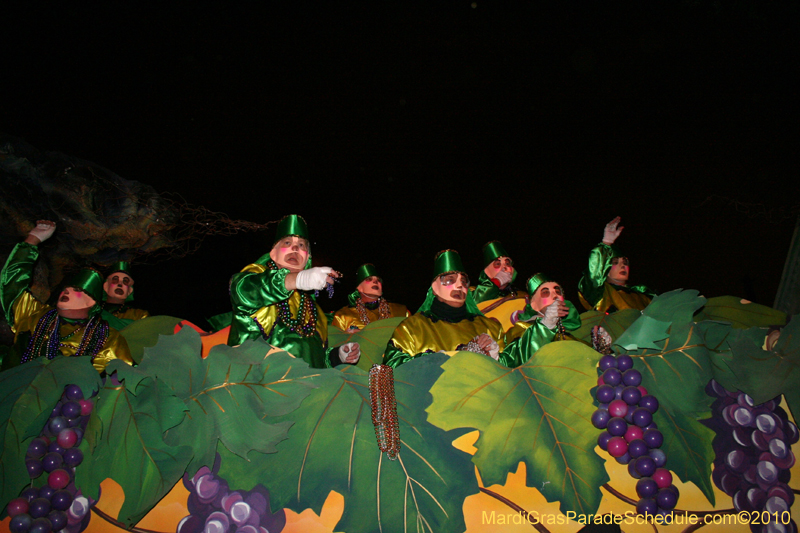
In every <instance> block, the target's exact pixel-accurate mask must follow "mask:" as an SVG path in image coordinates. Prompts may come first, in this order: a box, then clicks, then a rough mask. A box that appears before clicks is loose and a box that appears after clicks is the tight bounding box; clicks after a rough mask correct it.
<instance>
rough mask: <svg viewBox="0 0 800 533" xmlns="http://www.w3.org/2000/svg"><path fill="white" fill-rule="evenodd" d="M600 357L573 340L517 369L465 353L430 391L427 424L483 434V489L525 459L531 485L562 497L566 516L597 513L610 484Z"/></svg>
mask: <svg viewBox="0 0 800 533" xmlns="http://www.w3.org/2000/svg"><path fill="white" fill-rule="evenodd" d="M599 358H600V354H598V353H597V352H596V351H594V350H592V349H591V348H589V347H587V346H585V345H584V344H582V343H579V342H570V341H562V342H552V343H550V344H547V345H545V346H544V347H543V348H541V349H540V350H538V351H537V352H536V353H535V354H534V356H533V357H532V358H531V359H530V360H529V361H528V362H527V363H525V364H524V365H522V366H520V367H517V368H514V369H509V368H506V367H504V366H502V365H499V364H497V363H496V362H494V361H493V360H491V359H490V358H487V357H483V356H479V355H476V354H472V353H469V352H461V353H459V354H457V355H456V356H454V357H453V358H452V359H450V360H449V361H447V362H446V363H445V364H444V365H443V369H444V374H443V375H442V376H441V377H440V378H439V379H438V380H437V381H436V384H435V385H434V386H433V388H432V389H431V394H433V398H434V401H433V403H432V404H431V406H430V407H428V413H429V420H430V422H431V423H433V424H435V425H437V426H439V427H441V428H443V429H452V428H459V427H473V428H476V429H478V430H480V432H481V436H480V437H479V439H478V441H477V443H476V444H475V446H476V447H477V448H478V452H477V453H476V454H475V456H474V458H473V462H474V463H475V464H476V465H477V466H478V469H479V470H480V473H481V478H482V479H483V482H484V484H485V485H492V484H495V483H497V484H503V483H504V482H505V480H506V475H507V474H508V472H510V471H515V470H516V469H517V465H518V464H519V462H520V461H524V462H525V464H526V465H527V480H526V483H527V485H528V486H530V487H536V488H537V489H539V490H540V492H541V493H542V494H543V495H544V497H545V498H547V500H548V501H556V500H559V501H560V502H561V510H562V512H564V513H566V512H567V511H574V512H576V513H578V514H593V513H594V512H596V511H597V508H598V506H599V505H600V500H601V499H602V494H601V493H600V486H601V485H603V484H604V483H606V482H607V481H608V476H607V474H606V471H605V468H604V466H603V460H602V459H601V458H600V457H599V456H598V455H597V454H596V453H595V451H594V448H595V446H596V445H597V434H598V431H597V429H596V428H595V427H594V426H593V425H592V423H591V419H590V417H591V415H592V412H594V409H595V408H594V406H593V404H592V395H591V392H590V391H591V389H592V387H594V386H595V385H596V384H597V371H596V366H597V362H598V360H599ZM544 482H547V483H546V484H544V486H543V483H544ZM540 487H542V488H541V489H540Z"/></svg>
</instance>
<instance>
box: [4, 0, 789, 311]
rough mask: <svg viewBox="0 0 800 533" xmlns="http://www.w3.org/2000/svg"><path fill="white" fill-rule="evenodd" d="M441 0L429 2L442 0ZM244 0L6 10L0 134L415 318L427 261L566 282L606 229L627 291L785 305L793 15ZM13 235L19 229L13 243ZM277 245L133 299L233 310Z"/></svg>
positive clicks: (143, 273) (758, 9)
mask: <svg viewBox="0 0 800 533" xmlns="http://www.w3.org/2000/svg"><path fill="white" fill-rule="evenodd" d="M431 4H433V3H431ZM435 4H436V7H432V6H430V5H428V6H420V5H416V4H413V3H397V2H373V3H372V4H370V5H355V4H349V5H348V4H345V3H330V2H326V3H291V7H287V5H285V3H274V2H269V3H267V2H260V3H258V4H255V3H246V2H240V3H229V5H222V4H219V5H216V6H213V5H211V6H210V7H204V6H205V4H203V5H202V6H201V5H200V3H195V4H170V3H163V4H160V5H158V7H154V8H146V7H144V6H140V5H138V4H136V5H132V4H131V5H118V3H106V4H103V5H100V6H94V7H78V6H76V5H74V4H67V3H60V4H52V5H45V4H37V3H26V4H25V6H23V7H16V8H8V9H4V11H5V15H4V19H5V20H4V23H3V26H4V28H3V35H2V37H1V38H2V39H3V42H4V43H5V44H4V46H3V49H4V54H3V59H2V65H3V66H2V69H3V76H2V78H3V80H2V82H0V94H2V95H3V97H2V106H0V131H3V132H4V133H7V134H11V135H16V136H18V137H21V138H23V139H25V140H26V141H27V142H29V143H31V144H32V145H34V146H35V147H37V148H38V149H40V150H54V151H60V152H64V153H67V154H70V155H73V156H76V157H80V158H83V159H87V160H90V161H93V162H95V163H97V164H99V165H101V166H104V167H106V168H109V169H111V170H112V171H114V172H116V173H117V174H119V175H120V176H122V177H124V178H126V179H131V180H137V181H141V182H143V183H147V184H150V185H152V186H153V187H155V188H156V189H157V190H159V191H173V192H178V193H180V194H181V195H182V196H183V197H184V198H185V199H186V201H187V202H189V203H191V204H195V205H203V206H205V207H207V208H209V209H211V210H214V211H220V212H225V213H227V214H228V215H229V216H230V217H231V218H233V219H244V220H250V221H254V222H259V223H266V222H268V221H275V220H278V219H280V218H281V217H282V216H283V215H285V214H287V213H299V214H302V215H303V216H304V217H305V218H306V220H307V221H308V223H309V226H310V231H311V234H312V241H313V242H314V244H313V245H312V246H313V248H312V253H313V255H314V260H315V264H317V265H329V266H332V267H334V268H336V269H337V270H340V271H342V272H344V273H345V276H346V277H345V281H344V283H343V284H342V285H341V286H337V293H336V296H335V298H334V300H333V301H328V300H327V298H325V297H322V298H321V299H320V302H321V304H322V306H323V308H325V309H326V310H335V309H336V308H338V307H340V306H342V305H344V304H345V299H344V297H345V294H346V293H347V292H349V291H350V290H352V289H353V288H354V287H353V279H354V272H355V269H356V267H357V266H358V265H359V264H361V263H363V262H372V263H374V264H375V265H377V267H378V268H379V269H380V271H381V273H382V274H383V277H384V278H385V282H386V295H387V297H388V298H389V299H390V300H392V301H398V302H402V303H406V304H407V305H408V306H409V307H411V308H412V309H416V307H417V306H418V305H419V304H420V303H421V302H422V299H423V297H424V294H425V290H426V288H427V286H428V284H429V282H430V277H431V269H432V264H433V261H432V260H433V256H434V255H435V253H436V252H437V251H439V250H441V249H445V248H454V249H456V250H458V251H459V252H461V255H462V258H463V260H464V262H465V264H466V265H467V268H468V269H469V271H470V275H471V276H472V277H473V278H474V279H477V276H478V273H479V272H480V270H481V268H482V267H483V265H482V264H481V247H482V245H483V244H484V243H485V242H487V241H489V240H494V239H498V240H500V241H502V242H503V244H504V246H505V247H506V249H507V250H508V252H509V253H510V255H511V256H512V257H513V258H514V260H515V262H516V266H517V267H518V270H519V272H520V276H519V279H518V282H519V284H520V285H522V284H524V280H525V279H527V277H528V276H530V275H532V274H534V273H536V272H538V271H545V272H548V273H549V274H550V275H552V276H554V277H556V278H557V279H559V280H560V281H561V282H562V284H564V285H565V287H566V288H567V289H568V293H569V294H568V296H569V298H570V299H572V300H573V301H574V302H576V303H577V296H576V294H575V286H576V284H577V280H578V278H579V276H580V272H581V270H582V269H583V268H584V265H585V262H586V258H587V256H588V253H589V250H590V249H591V248H592V247H593V246H594V245H595V244H596V243H597V242H599V240H600V239H601V237H602V234H603V233H602V232H603V226H604V225H605V223H606V222H608V221H609V220H611V219H612V218H613V217H614V216H616V215H620V216H622V223H623V225H624V226H625V230H624V232H623V234H622V236H621V237H620V239H619V241H618V244H619V245H620V247H621V248H622V249H623V250H624V251H625V252H626V253H627V254H628V255H629V256H630V257H631V261H632V279H631V281H632V282H633V283H644V284H647V285H649V286H651V287H652V288H654V289H656V290H658V291H665V290H671V289H674V288H695V289H698V290H699V291H700V292H701V294H704V295H706V296H717V295H722V294H734V295H738V296H743V297H747V298H749V299H752V300H754V301H757V302H759V303H763V304H766V305H772V303H773V300H774V297H775V292H776V290H777V286H778V283H779V281H780V276H781V272H782V269H783V265H784V261H785V258H786V253H787V250H788V246H789V242H790V240H791V236H792V231H793V229H794V222H795V219H794V217H793V216H791V215H792V214H796V213H797V208H798V180H797V168H798V165H797V163H798V161H797V160H798V157H797V147H798V135H797V118H798V117H797V114H796V112H795V110H794V107H795V103H794V101H795V99H796V96H797V94H796V93H797V91H796V77H797V67H798V53H797V50H798V49H800V47H798V46H797V44H798V43H797V42H796V41H797V40H796V39H795V37H794V35H795V34H796V33H797V31H796V30H797V24H796V21H797V20H798V18H797V15H798V13H797V8H796V7H795V6H796V4H794V3H789V2H785V3H784V2H770V1H763V2H747V1H740V2H731V3H721V2H711V1H708V2H706V1H700V0H696V1H690V0H685V1H677V0H673V1H670V2H595V3H592V4H591V5H586V4H585V3H573V2H563V1H562V2H518V3H515V4H514V7H510V6H507V5H506V4H502V5H499V4H498V3H496V2H484V1H478V2H476V3H470V2H464V1H461V2H446V3H435ZM20 237H21V236H20ZM272 242H273V233H272V231H271V229H270V230H268V231H267V232H262V233H250V234H242V235H238V236H234V237H209V238H207V239H206V240H205V242H204V244H203V247H202V248H201V250H200V251H198V252H197V253H195V254H193V255H190V256H187V257H185V258H182V259H178V260H172V261H169V262H163V263H160V264H140V265H138V266H137V270H136V272H137V276H136V281H137V285H136V289H137V292H136V296H137V300H136V301H137V305H139V306H141V307H143V308H147V309H149V310H150V311H151V312H152V313H154V314H171V315H176V316H182V317H186V318H189V319H191V320H193V321H195V322H198V323H199V324H201V325H205V324H204V322H203V321H202V318H203V317H206V316H209V315H212V314H216V313H220V312H224V311H226V310H229V309H230V304H229V301H228V298H227V281H228V278H229V277H230V275H231V274H233V273H234V272H236V271H238V270H239V269H240V268H241V267H243V266H244V265H246V264H247V263H250V262H252V261H254V260H255V259H256V258H258V257H259V256H260V255H261V254H262V253H264V252H266V251H267V250H268V248H269V247H270V245H271V243H272Z"/></svg>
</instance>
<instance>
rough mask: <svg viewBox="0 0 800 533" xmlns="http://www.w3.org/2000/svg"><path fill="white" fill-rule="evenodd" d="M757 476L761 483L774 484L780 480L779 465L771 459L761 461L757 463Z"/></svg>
mask: <svg viewBox="0 0 800 533" xmlns="http://www.w3.org/2000/svg"><path fill="white" fill-rule="evenodd" d="M756 476H757V480H758V481H759V484H761V483H764V484H765V485H767V486H772V485H774V484H775V482H776V481H778V467H777V466H775V465H774V464H772V462H770V461H759V462H758V464H757V465H756Z"/></svg>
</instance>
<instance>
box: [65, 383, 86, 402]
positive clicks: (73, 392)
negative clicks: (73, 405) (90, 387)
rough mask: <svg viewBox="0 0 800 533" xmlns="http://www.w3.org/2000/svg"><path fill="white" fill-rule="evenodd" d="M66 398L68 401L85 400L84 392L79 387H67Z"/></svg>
mask: <svg viewBox="0 0 800 533" xmlns="http://www.w3.org/2000/svg"><path fill="white" fill-rule="evenodd" d="M64 396H66V398H67V399H68V400H83V391H82V390H81V388H80V387H79V386H77V385H67V386H66V387H64Z"/></svg>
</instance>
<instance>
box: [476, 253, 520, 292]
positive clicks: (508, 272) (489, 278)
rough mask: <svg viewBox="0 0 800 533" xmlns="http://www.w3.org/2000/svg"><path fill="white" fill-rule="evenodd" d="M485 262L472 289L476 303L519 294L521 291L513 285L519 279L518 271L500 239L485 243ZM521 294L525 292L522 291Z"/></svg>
mask: <svg viewBox="0 0 800 533" xmlns="http://www.w3.org/2000/svg"><path fill="white" fill-rule="evenodd" d="M483 264H484V265H485V267H484V269H483V272H481V273H480V275H479V276H478V284H477V285H476V286H475V287H474V288H473V289H472V297H473V298H474V299H475V303H477V304H479V303H481V302H485V301H487V300H495V299H497V298H504V297H506V296H516V295H517V293H518V292H519V291H518V290H517V288H516V287H514V286H513V285H512V284H513V283H514V281H515V280H516V279H517V271H516V269H514V262H513V261H512V260H511V258H510V257H508V253H507V252H506V250H505V248H503V245H502V244H501V243H500V241H491V242H487V243H486V244H484V245H483ZM521 296H525V294H524V293H521Z"/></svg>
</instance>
